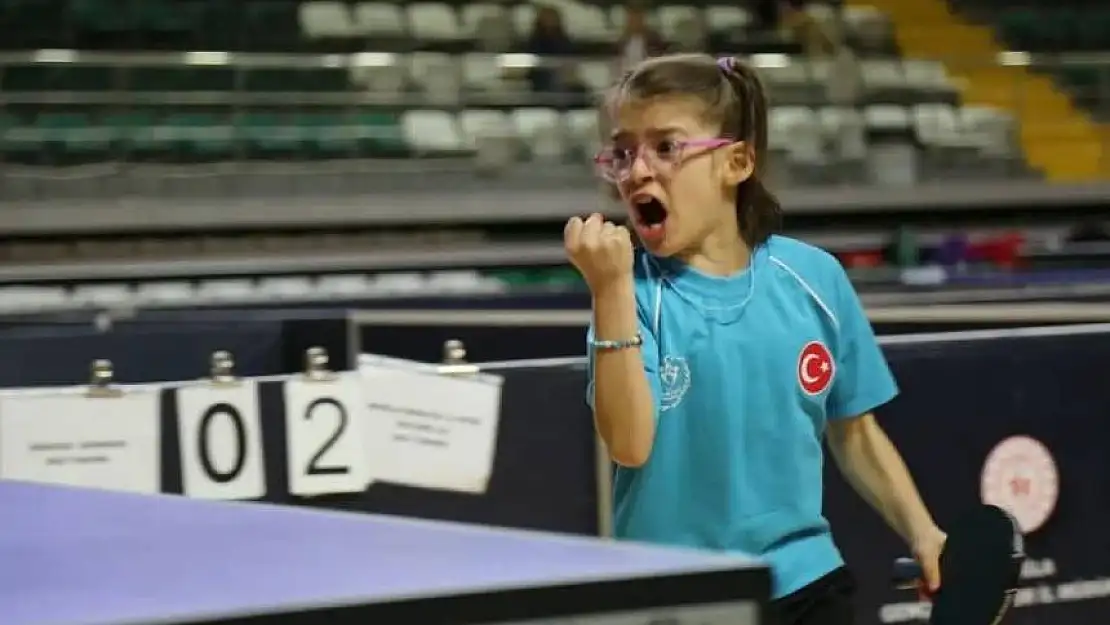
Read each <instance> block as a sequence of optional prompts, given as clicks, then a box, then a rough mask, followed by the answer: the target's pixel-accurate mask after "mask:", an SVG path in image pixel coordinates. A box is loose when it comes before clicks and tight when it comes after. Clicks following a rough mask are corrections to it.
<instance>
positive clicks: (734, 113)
mask: <svg viewBox="0 0 1110 625" xmlns="http://www.w3.org/2000/svg"><path fill="white" fill-rule="evenodd" d="M676 95H681V96H692V97H695V98H697V99H699V100H700V101H702V102H703V103H704V104H705V107H706V115H707V116H708V118H709V119H710V120H712V121H713V122H714V123H717V124H720V127H721V132H720V136H721V137H724V138H728V139H733V140H736V141H744V142H746V143H747V145H748V147H749V149H750V150H751V151H752V154H753V156H754V158H755V163H754V168H753V171H752V175H751V176H750V177H749V178H748V179H747V180H745V181H744V182H741V183H740V184H739V185H738V186H737V189H736V219H737V222H738V223H739V224H740V236H741V237H742V238H743V239H744V242H746V243H747V244H748V245H749V246H751V247H753V248H754V247H755V246H757V245H759V244H761V243H763V242H765V241H766V240H767V239H768V237H770V236H771V235H772V234H775V233H776V232H778V231H779V230H780V229H781V228H782V206H781V205H780V204H779V201H778V199H777V198H775V196H774V195H773V194H772V193H771V192H770V191H768V190H767V188H766V187H765V186H764V184H763V170H764V167H763V166H764V162H765V160H766V155H767V108H768V105H767V92H766V90H765V89H764V87H763V82H762V81H761V80H760V79H759V75H758V74H756V72H755V70H754V69H752V68H751V66H749V65H748V64H746V63H744V62H743V61H741V60H740V59H737V58H733V57H728V58H723V59H721V60H719V61H718V60H715V59H714V58H712V57H710V56H707V55H704V54H675V55H669V56H661V57H655V58H651V59H648V60H646V61H644V62H642V63H640V64H639V65H638V66H637V67H636V68H635V69H633V70H632V71H630V72H628V73H627V74H625V75H624V77H623V78H622V79H621V80H620V82H618V83H617V85H616V86H615V87H614V88H613V90H612V91H611V92H610V93H609V96H608V97H607V98H605V101H604V103H603V109H604V110H603V115H602V117H603V119H602V120H601V124H599V126H601V127H604V126H606V125H607V124H609V123H611V120H612V118H613V116H614V114H615V111H616V107H618V106H620V105H621V104H622V103H624V102H627V101H629V100H645V99H653V98H659V97H667V96H676Z"/></svg>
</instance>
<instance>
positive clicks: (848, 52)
mask: <svg viewBox="0 0 1110 625" xmlns="http://www.w3.org/2000/svg"><path fill="white" fill-rule="evenodd" d="M825 97H826V99H827V100H828V103H829V104H830V105H832V106H842V107H845V108H855V107H856V106H858V105H859V104H860V103H861V101H862V99H863V67H862V66H861V64H860V61H859V58H857V57H856V53H855V52H854V51H853V50H852V49H851V48H850V47H849V46H846V45H837V46H835V51H834V52H833V54H832V59H831V60H830V62H829V76H828V82H826V83H825Z"/></svg>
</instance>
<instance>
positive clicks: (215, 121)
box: [170, 113, 238, 161]
mask: <svg viewBox="0 0 1110 625" xmlns="http://www.w3.org/2000/svg"><path fill="white" fill-rule="evenodd" d="M170 121H171V122H172V124H173V125H175V126H176V127H178V128H181V129H182V142H183V146H184V149H185V152H186V154H187V155H188V156H190V157H191V158H192V159H194V160H200V161H214V160H223V159H227V158H230V157H231V156H233V155H235V153H236V152H237V149H236V138H237V134H238V133H237V130H236V128H235V125H234V124H232V123H231V122H230V120H228V119H227V118H226V117H222V116H219V115H209V114H203V113H182V114H177V115H173V116H171V118H170Z"/></svg>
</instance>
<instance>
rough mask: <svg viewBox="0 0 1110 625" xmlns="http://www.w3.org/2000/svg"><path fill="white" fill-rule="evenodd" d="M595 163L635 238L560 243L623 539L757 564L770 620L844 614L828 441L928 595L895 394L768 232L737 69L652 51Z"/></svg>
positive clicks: (757, 127)
mask: <svg viewBox="0 0 1110 625" xmlns="http://www.w3.org/2000/svg"><path fill="white" fill-rule="evenodd" d="M606 114H607V115H608V116H609V119H607V120H605V121H606V122H608V124H607V125H609V126H611V127H612V128H613V134H612V138H611V142H610V144H609V146H608V147H607V148H606V149H604V150H603V151H602V152H601V154H600V155H599V156H598V157H597V159H596V160H597V167H598V171H599V173H600V175H601V176H602V177H604V178H605V179H606V180H607V181H609V182H611V183H613V184H614V185H615V186H616V187H617V189H618V191H619V193H620V197H621V199H622V200H623V201H624V203H625V204H626V205H627V207H628V211H629V216H630V218H631V224H632V226H631V227H632V229H634V230H635V232H636V235H637V236H638V237H639V239H640V241H641V242H642V243H643V247H644V248H645V249H644V250H643V251H635V252H634V251H633V244H632V238H631V233H630V232H629V230H628V229H627V228H625V227H622V226H618V225H614V224H611V223H606V222H605V221H604V220H603V219H602V218H601V217H600V216H599V215H593V216H591V217H589V218H588V219H585V220H583V219H579V218H574V219H571V220H570V221H569V222H568V223H567V226H566V231H565V233H564V239H565V244H566V249H567V253H568V255H569V257H570V260H571V262H572V263H573V264H574V265H575V267H577V268H578V270H579V271H580V272H581V273H582V275H583V277H584V278H585V280H586V282H587V283H588V285H589V288H590V291H591V293H592V296H593V324H592V326H591V328H590V332H589V336H588V342H589V353H590V376H591V377H590V380H591V382H590V388H589V390H588V395H589V400H590V402H591V406H592V407H593V410H594V416H595V420H596V422H597V429H598V431H599V432H600V434H601V436H602V438H603V439H604V440H605V443H606V445H607V446H608V450H609V453H610V455H611V456H612V458H613V460H614V462H615V463H616V464H617V469H616V475H615V478H614V529H615V533H616V535H617V537H618V538H622V539H628V540H635V541H647V542H655V543H663V544H673V545H686V546H693V547H700V548H708V549H716V550H723V551H735V552H742V553H748V554H755V555H757V556H761V557H762V558H763V559H765V560H766V561H767V562H769V564H770V566H771V569H772V577H773V584H774V601H773V604H772V614H771V618H772V622H775V623H781V624H783V625H802V624H806V625H809V624H814V625H840V624H850V623H852V620H853V607H852V592H853V585H852V581H851V577H850V575H849V574H848V573H847V571H846V569H845V568H844V564H843V560H842V559H841V556H840V553H839V551H838V550H837V547H836V545H835V544H834V542H833V539H832V536H831V534H830V530H829V525H828V522H827V521H826V520H825V518H824V517H823V516H822V511H821V504H822V464H823V460H824V459H823V452H822V446H821V443H822V439H825V440H827V441H828V444H829V449H831V451H832V454H833V457H834V459H835V460H836V462H837V464H838V465H839V467H840V469H841V470H842V472H843V473H844V475H845V476H846V477H847V478H848V480H849V481H850V482H851V483H852V485H853V486H854V487H855V488H856V490H857V491H859V493H860V494H861V495H862V496H863V497H864V499H866V500H867V501H868V502H869V503H870V504H871V505H872V506H873V507H874V508H875V509H876V510H877V511H878V512H879V513H880V514H881V515H882V516H883V517H884V518H885V520H886V521H887V522H888V523H889V524H890V526H891V527H892V528H893V529H894V530H895V531H896V532H898V534H900V535H901V536H902V537H903V538H904V539H905V540H906V542H907V543H908V544H909V546H910V548H911V549H912V550H913V553H914V554H915V555H916V557H917V558H918V560H919V561H920V563H921V565H922V567H923V569H924V571H925V582H926V583H927V584H928V586H929V587H930V588H931V589H934V590H935V589H936V588H937V587H938V586H939V584H940V579H939V574H938V570H937V565H938V562H937V560H938V556H939V552H940V550H941V547H942V546H943V544H944V540H945V535H944V534H943V533H942V532H941V531H940V529H938V528H937V526H936V524H935V523H934V522H933V520H932V518H931V516H930V515H929V513H928V511H927V510H926V509H925V506H924V505H923V504H922V502H921V499H920V497H919V496H918V493H917V489H916V487H915V486H914V484H913V481H912V479H911V478H910V475H909V473H908V471H907V470H906V467H905V465H904V464H903V462H902V459H901V457H900V456H899V455H898V452H897V451H896V450H895V449H894V447H893V445H892V444H891V442H890V440H889V439H888V438H887V437H886V435H885V434H884V433H883V431H882V429H880V427H879V425H878V424H877V423H876V421H875V419H874V417H873V416H872V414H871V413H872V411H873V410H875V409H876V408H877V407H879V406H881V405H883V404H885V403H887V402H888V401H890V400H891V399H892V398H893V397H894V396H895V395H896V394H897V387H896V385H895V382H894V379H893V377H892V376H891V373H890V370H889V369H888V368H887V365H886V362H885V360H884V359H883V355H882V352H881V351H880V350H879V347H878V345H877V343H876V340H875V336H874V334H873V333H872V330H871V326H870V324H869V322H868V320H867V317H866V316H865V315H864V312H863V310H862V307H861V305H860V302H859V299H858V298H857V296H856V294H855V292H854V290H853V289H852V285H851V283H850V282H849V280H848V277H847V275H846V274H845V272H844V270H843V269H842V268H841V266H840V265H839V263H838V262H837V261H836V260H835V259H834V258H833V257H832V256H831V255H829V254H828V253H826V252H824V251H822V250H819V249H817V248H815V247H811V246H809V245H807V244H805V243H802V242H800V241H796V240H793V239H789V238H785V237H782V236H777V235H776V234H775V232H776V231H777V229H778V228H779V225H780V222H781V212H782V211H781V208H780V207H779V204H778V202H777V201H776V200H775V198H774V196H773V195H771V194H770V193H769V192H768V191H767V189H766V188H765V187H764V185H763V181H762V180H761V178H760V172H761V166H762V165H763V161H764V158H765V155H766V149H767V98H766V95H765V93H764V89H763V87H762V85H761V83H760V81H759V79H758V77H757V76H756V74H755V72H754V71H753V70H752V69H751V68H749V67H748V66H746V65H744V64H743V63H742V62H740V61H738V60H736V59H722V60H720V61H714V59H712V58H709V57H706V56H701V55H680V56H666V57H659V58H655V59H650V60H648V61H645V62H643V63H642V64H640V65H639V66H638V67H637V68H636V69H635V70H634V71H632V72H630V73H629V74H627V75H626V76H625V78H624V79H623V80H622V81H621V82H620V83H619V84H618V85H617V86H616V87H615V90H614V93H613V95H612V98H611V99H610V102H609V105H608V106H607V110H606Z"/></svg>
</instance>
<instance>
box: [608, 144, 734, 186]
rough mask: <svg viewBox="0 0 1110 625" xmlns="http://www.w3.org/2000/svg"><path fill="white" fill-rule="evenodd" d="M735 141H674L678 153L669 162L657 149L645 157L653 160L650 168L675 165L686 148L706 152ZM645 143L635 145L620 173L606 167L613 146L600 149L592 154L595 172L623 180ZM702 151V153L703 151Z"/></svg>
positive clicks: (681, 159) (612, 181) (619, 180)
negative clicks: (658, 165)
mask: <svg viewBox="0 0 1110 625" xmlns="http://www.w3.org/2000/svg"><path fill="white" fill-rule="evenodd" d="M736 142H737V141H736V140H735V139H726V138H723V137H713V138H709V139H686V140H682V141H675V142H674V144H675V147H676V148H677V149H678V155H677V156H676V157H675V158H674V160H673V161H671V162H667V161H661V160H660V159H659V156H658V151H656V150H651V152H649V154H651V153H655V156H654V157H651V156H648V157H647V158H648V159H654V161H653V160H649V161H648V162H649V164H651V165H652V169H655V165H654V163H656V162H663V163H665V164H667V165H669V166H675V167H677V166H678V165H680V164H682V163H683V162H684V161H685V160H686V148H706V152H708V151H709V150H715V149H717V148H722V147H724V146H726V145H731V144H733V143H736ZM645 145H646V144H645V143H640V144H638V145H637V146H636V149H635V151H634V153H633V155H632V159H631V160H630V161H629V163H628V166H627V167H626V168H625V171H624V172H623V173H622V174H614V173H611V172H610V170H609V168H607V165H606V157H608V158H609V159H610V161H612V160H614V159H613V157H612V156H611V154H612V151H613V148H611V147H610V148H605V149H602V150H600V151H599V152H598V153H597V154H596V155H594V171H595V173H597V175H598V176H600V177H601V178H602V179H603V180H605V181H607V182H611V183H621V182H624V181H625V180H627V179H628V177H629V175H630V174H631V172H632V167H633V166H634V165H635V164H636V161H637V160H639V159H640V157H642V156H644V151H645ZM702 153H703V154H704V153H705V152H702Z"/></svg>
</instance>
